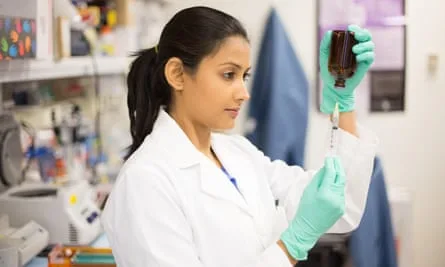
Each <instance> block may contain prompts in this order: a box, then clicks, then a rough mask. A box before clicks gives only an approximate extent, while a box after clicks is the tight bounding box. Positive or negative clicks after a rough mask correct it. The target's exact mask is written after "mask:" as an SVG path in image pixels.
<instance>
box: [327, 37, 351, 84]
mask: <svg viewBox="0 0 445 267" xmlns="http://www.w3.org/2000/svg"><path fill="white" fill-rule="evenodd" d="M331 38H332V39H331V50H330V54H329V63H328V70H329V72H330V73H331V75H332V76H333V77H334V79H335V85H334V86H335V87H338V88H344V87H345V82H346V79H348V78H350V77H352V75H353V74H354V72H355V70H356V68H357V62H356V58H355V54H354V53H353V52H352V47H353V46H354V45H355V44H357V41H356V40H355V38H354V33H353V32H350V31H343V30H335V31H332V37H331Z"/></svg>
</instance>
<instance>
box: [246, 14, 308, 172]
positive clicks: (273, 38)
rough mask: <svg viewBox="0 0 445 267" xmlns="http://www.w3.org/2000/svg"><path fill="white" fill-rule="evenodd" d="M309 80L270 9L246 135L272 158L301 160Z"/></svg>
mask: <svg viewBox="0 0 445 267" xmlns="http://www.w3.org/2000/svg"><path fill="white" fill-rule="evenodd" d="M308 87H309V86H308V81H307V78H306V76H305V73H304V70H303V68H302V66H301V64H300V62H299V60H298V59H297V57H296V54H295V52H294V49H293V47H292V44H291V42H290V41H289V38H288V36H287V34H286V32H285V30H284V27H283V25H282V23H281V21H280V18H279V16H278V13H277V11H276V10H275V9H272V10H271V12H270V15H269V18H268V20H267V24H266V28H265V32H264V36H263V40H262V44H261V48H260V52H259V56H258V61H257V66H256V70H255V75H254V80H253V87H252V90H251V100H250V103H249V105H250V106H249V114H248V116H249V118H248V119H249V120H250V121H253V124H254V125H255V127H254V129H253V130H252V131H251V132H248V133H247V134H246V137H247V138H248V139H249V140H250V141H251V142H252V143H253V144H255V145H256V146H257V147H258V148H259V149H260V150H262V151H263V152H264V154H265V155H267V156H269V157H270V158H271V159H281V160H284V161H285V162H286V163H288V164H290V165H300V166H303V164H304V154H305V143H306V131H307V125H308V91H309V89H308Z"/></svg>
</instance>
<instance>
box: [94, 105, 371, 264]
mask: <svg viewBox="0 0 445 267" xmlns="http://www.w3.org/2000/svg"><path fill="white" fill-rule="evenodd" d="M277 142H279V140H277ZM339 143H340V145H339V155H340V156H341V160H342V162H343V164H344V167H345V171H346V179H347V185H346V211H345V214H344V216H343V217H342V218H341V219H340V220H339V221H338V222H337V223H336V224H335V225H334V226H333V227H332V229H331V230H330V232H336V233H344V232H350V231H351V230H353V229H355V228H356V227H357V226H358V224H359V222H360V219H361V217H362V214H363V210H364V207H365V202H366V198H367V191H368V186H369V183H370V177H371V173H372V166H373V158H374V155H375V149H376V144H377V142H376V138H375V136H374V135H373V134H371V133H369V132H368V131H366V130H364V129H360V139H358V138H356V137H354V136H352V135H350V134H348V133H346V132H343V131H341V132H340V134H339ZM212 147H213V149H214V151H215V153H216V154H217V156H218V158H219V159H220V160H221V162H222V164H223V165H224V167H225V168H226V169H227V171H228V172H229V173H230V174H231V175H232V176H233V177H235V178H236V179H237V182H238V186H239V188H240V191H241V193H242V194H240V192H238V191H237V190H236V188H235V187H234V186H233V184H232V183H231V182H230V180H229V179H228V177H227V176H226V175H225V174H224V173H223V172H222V171H221V169H219V168H218V167H217V166H216V164H214V163H213V162H211V161H210V160H209V159H208V158H206V157H205V156H204V155H203V154H202V153H200V152H198V150H197V149H195V147H194V146H193V144H192V143H191V142H190V141H189V139H188V138H187V136H186V135H185V134H184V132H183V131H182V130H181V129H180V128H179V126H178V125H177V124H176V123H175V121H174V120H173V119H172V118H171V117H170V116H169V115H168V114H167V113H166V112H164V111H161V112H160V114H159V117H158V119H157V121H156V123H155V126H154V129H153V132H152V134H151V135H149V136H148V137H147V138H146V139H145V141H144V143H143V144H142V145H141V147H140V148H139V149H138V150H137V151H136V152H135V153H134V154H133V155H132V157H130V159H129V160H128V161H127V162H126V163H125V165H124V166H123V168H122V170H121V172H120V175H119V177H118V179H117V181H116V183H115V185H114V188H113V191H112V193H111V194H110V197H109V199H108V201H107V204H106V207H105V209H104V212H103V214H102V222H103V226H104V229H105V232H106V235H107V237H108V239H109V242H110V245H111V248H112V250H113V253H114V256H115V259H116V261H117V264H118V266H119V267H161V266H162V267H177V266H186V267H203V266H207V267H238V266H239V267H260V266H261V267H263V266H264V267H266V266H267V267H270V266H274V267H281V266H283V267H284V266H286V267H289V266H291V264H290V263H289V260H288V259H287V257H286V255H285V254H284V252H283V251H282V250H281V249H280V248H279V247H278V246H277V245H276V242H277V241H278V239H279V237H280V234H281V233H282V232H283V231H284V230H285V229H286V227H287V223H288V221H290V220H291V219H292V218H293V216H294V214H295V212H296V209H297V206H298V203H299V198H300V197H301V195H302V192H303V190H304V188H305V187H306V185H307V184H308V183H309V181H310V180H311V178H312V176H313V174H314V171H307V172H306V171H304V170H303V169H302V168H300V167H298V166H292V167H290V166H287V165H286V164H285V163H284V162H282V161H273V162H272V161H270V160H269V158H267V157H265V156H264V155H263V154H262V153H261V152H260V151H259V150H257V149H256V148H255V147H254V146H253V145H252V144H251V143H250V142H249V141H248V140H247V139H244V138H243V137H241V136H229V135H223V134H217V133H215V134H212ZM276 199H278V200H279V205H280V207H279V208H276V206H275V200H276ZM314 212H315V211H314Z"/></svg>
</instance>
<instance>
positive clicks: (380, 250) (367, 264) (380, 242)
mask: <svg viewBox="0 0 445 267" xmlns="http://www.w3.org/2000/svg"><path fill="white" fill-rule="evenodd" d="M392 227H393V226H392V220H391V211H390V205H389V200H388V196H387V192H386V185H385V177H384V173H383V169H382V163H381V160H380V159H379V158H378V157H376V159H375V162H374V170H373V175H372V178H371V184H370V185H369V192H368V199H367V202H366V207H365V213H364V215H363V218H362V220H361V222H360V225H359V227H358V228H357V230H355V231H354V232H353V233H352V234H351V236H350V243H349V245H350V253H351V258H352V261H353V265H354V266H355V267H383V266H384V267H397V253H396V246H395V241H394V233H393V228H392Z"/></svg>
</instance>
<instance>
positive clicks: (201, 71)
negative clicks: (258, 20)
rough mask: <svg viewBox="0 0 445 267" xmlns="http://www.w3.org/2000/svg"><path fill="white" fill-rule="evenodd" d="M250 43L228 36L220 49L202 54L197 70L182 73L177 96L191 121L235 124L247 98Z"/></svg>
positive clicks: (223, 127) (208, 125)
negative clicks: (183, 76) (181, 83)
mask: <svg viewBox="0 0 445 267" xmlns="http://www.w3.org/2000/svg"><path fill="white" fill-rule="evenodd" d="M249 69H250V45H249V43H248V42H247V41H246V40H245V39H244V38H242V37H239V36H234V37H229V38H227V39H226V40H225V41H224V42H223V43H222V44H221V45H220V46H219V49H218V50H217V51H216V52H214V53H212V54H211V55H209V56H207V57H205V58H203V60H202V61H201V63H200V64H199V66H198V69H197V71H196V72H195V73H194V74H192V75H188V74H187V75H185V78H184V87H183V91H182V92H181V96H180V98H182V99H181V100H179V99H177V100H179V101H180V102H182V103H181V106H182V109H183V110H181V111H179V112H185V114H187V117H188V119H191V120H192V123H194V124H198V125H199V126H201V127H206V128H209V129H211V130H228V129H231V128H233V127H234V126H235V119H236V117H237V116H238V113H239V110H240V108H241V105H242V104H243V103H244V101H246V100H248V99H249V97H250V96H249V93H248V91H247V88H246V83H245V81H246V79H247V78H248V76H249V75H250V74H249V73H248V71H249Z"/></svg>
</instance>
